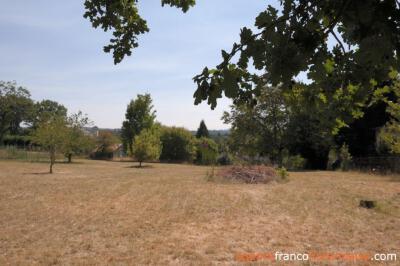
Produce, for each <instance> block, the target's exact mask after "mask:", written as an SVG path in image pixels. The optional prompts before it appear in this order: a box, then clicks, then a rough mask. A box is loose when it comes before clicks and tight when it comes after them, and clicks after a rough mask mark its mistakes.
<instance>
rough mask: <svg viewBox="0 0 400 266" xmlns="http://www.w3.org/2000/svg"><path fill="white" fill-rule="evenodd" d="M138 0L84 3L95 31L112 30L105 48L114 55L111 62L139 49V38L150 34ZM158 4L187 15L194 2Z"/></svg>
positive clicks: (164, 1)
mask: <svg viewBox="0 0 400 266" xmlns="http://www.w3.org/2000/svg"><path fill="white" fill-rule="evenodd" d="M137 4H138V0H86V1H85V4H84V5H85V14H84V17H85V18H87V19H89V20H90V22H91V23H92V26H93V27H94V28H101V29H102V30H104V31H111V32H112V35H113V37H112V38H111V39H110V43H109V44H108V45H106V46H104V51H105V52H106V53H110V52H112V53H113V57H114V63H115V64H118V63H120V62H121V61H122V60H123V59H124V57H125V56H130V55H131V54H132V49H133V48H136V47H138V45H139V44H138V41H137V38H138V36H139V35H141V34H143V33H146V32H148V31H149V28H148V27H147V22H146V20H144V19H143V18H142V17H140V15H139V11H138V8H137ZM161 4H162V5H163V6H164V5H169V6H174V7H178V8H180V9H182V11H183V12H186V11H187V10H188V9H189V7H191V6H193V5H194V4H195V0H162V1H161Z"/></svg>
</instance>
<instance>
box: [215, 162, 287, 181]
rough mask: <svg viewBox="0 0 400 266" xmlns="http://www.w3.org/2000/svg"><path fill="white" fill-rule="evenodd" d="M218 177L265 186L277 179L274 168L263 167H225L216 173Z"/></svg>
mask: <svg viewBox="0 0 400 266" xmlns="http://www.w3.org/2000/svg"><path fill="white" fill-rule="evenodd" d="M218 176H220V177H222V178H223V179H225V180H229V181H238V182H244V183H247V184H260V183H261V184H266V183H269V182H272V181H278V179H279V177H278V175H277V174H276V171H275V169H274V168H272V167H268V166H264V165H254V166H230V167H225V168H223V169H221V170H220V171H219V172H218Z"/></svg>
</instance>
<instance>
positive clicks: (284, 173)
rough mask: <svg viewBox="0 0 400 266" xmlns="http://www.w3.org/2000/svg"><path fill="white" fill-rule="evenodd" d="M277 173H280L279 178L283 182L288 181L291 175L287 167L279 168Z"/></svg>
mask: <svg viewBox="0 0 400 266" xmlns="http://www.w3.org/2000/svg"><path fill="white" fill-rule="evenodd" d="M277 173H278V176H279V177H280V179H282V180H286V179H287V178H288V176H289V173H288V171H287V170H286V168H285V167H281V168H278V169H277Z"/></svg>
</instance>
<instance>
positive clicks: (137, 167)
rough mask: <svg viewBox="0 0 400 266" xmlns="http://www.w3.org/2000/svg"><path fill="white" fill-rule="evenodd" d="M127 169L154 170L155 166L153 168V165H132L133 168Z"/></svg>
mask: <svg viewBox="0 0 400 266" xmlns="http://www.w3.org/2000/svg"><path fill="white" fill-rule="evenodd" d="M125 168H136V169H146V168H154V166H153V165H148V164H145V165H142V166H139V165H131V166H127V167H125Z"/></svg>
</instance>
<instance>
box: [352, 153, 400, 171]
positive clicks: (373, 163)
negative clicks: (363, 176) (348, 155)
mask: <svg viewBox="0 0 400 266" xmlns="http://www.w3.org/2000/svg"><path fill="white" fill-rule="evenodd" d="M352 164H353V168H354V169H358V170H362V171H374V172H375V171H376V172H381V173H390V172H391V173H400V157H397V156H390V157H362V158H353V162H352Z"/></svg>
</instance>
